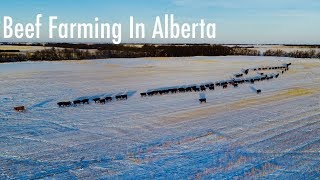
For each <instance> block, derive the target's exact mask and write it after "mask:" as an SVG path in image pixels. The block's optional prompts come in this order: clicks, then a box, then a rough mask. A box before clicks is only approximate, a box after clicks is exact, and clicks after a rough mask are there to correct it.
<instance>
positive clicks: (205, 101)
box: [199, 98, 207, 103]
mask: <svg viewBox="0 0 320 180" xmlns="http://www.w3.org/2000/svg"><path fill="white" fill-rule="evenodd" d="M199 101H200V103H207V99H206V98H200V99H199Z"/></svg>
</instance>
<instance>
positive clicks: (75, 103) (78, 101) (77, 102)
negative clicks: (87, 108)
mask: <svg viewBox="0 0 320 180" xmlns="http://www.w3.org/2000/svg"><path fill="white" fill-rule="evenodd" d="M73 104H74V105H75V106H76V105H78V104H81V101H80V100H75V101H73Z"/></svg>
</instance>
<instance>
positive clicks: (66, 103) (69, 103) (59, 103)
mask: <svg viewBox="0 0 320 180" xmlns="http://www.w3.org/2000/svg"><path fill="white" fill-rule="evenodd" d="M57 104H58V106H59V107H63V106H65V107H68V106H71V104H72V103H71V102H70V101H68V102H58V103H57Z"/></svg>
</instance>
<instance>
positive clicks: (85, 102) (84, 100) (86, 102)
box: [81, 99, 89, 104]
mask: <svg viewBox="0 0 320 180" xmlns="http://www.w3.org/2000/svg"><path fill="white" fill-rule="evenodd" d="M81 102H82V104H89V99H83V100H81Z"/></svg>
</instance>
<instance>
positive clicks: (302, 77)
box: [0, 57, 320, 179]
mask: <svg viewBox="0 0 320 180" xmlns="http://www.w3.org/2000/svg"><path fill="white" fill-rule="evenodd" d="M289 62H291V63H293V65H292V66H291V69H290V71H289V72H288V73H285V74H284V75H280V77H279V78H278V79H274V80H270V81H268V82H267V81H265V82H260V83H256V84H255V85H251V84H245V85H240V86H239V87H238V88H233V87H232V88H231V87H228V88H227V89H226V90H223V89H222V88H216V90H215V91H210V92H209V91H208V92H206V93H205V94H206V97H207V101H208V103H207V104H199V102H198V98H199V93H195V92H194V93H179V94H172V95H164V96H155V97H146V98H141V97H140V94H139V93H140V92H142V91H145V90H148V89H152V88H158V87H167V86H176V85H188V84H195V83H204V82H210V81H213V82H214V81H218V80H224V79H228V78H230V77H231V75H232V74H234V73H237V72H239V71H240V70H241V68H250V67H257V66H261V65H281V64H282V63H289ZM251 73H252V75H255V73H254V72H251ZM319 78H320V63H319V60H310V59H306V60H303V59H302V60H301V59H299V60H298V59H289V58H272V57H192V58H171V59H170V58H144V59H111V60H96V61H78V62H76V61H73V62H71V61H64V62H26V63H11V64H1V65H0V179H7V178H58V179H60V178H63V179H72V178H85V179H92V178H102V179H104V178H105V179H114V178H133V177H135V178H148V179H149V178H161V179H162V178H170V179H173V178H174V179H177V178H178V179H186V178H201V179H218V178H224V179H234V178H235V179H237V178H239V179H243V178H266V179H274V178H281V179H290V178H294V179H316V178H319V177H320V106H319V101H320V100H319V96H320V79H319ZM251 86H254V87H255V88H260V89H262V94H261V95H257V94H256V93H255V92H253V91H252V87H251ZM120 92H130V97H129V99H128V100H127V101H114V102H111V103H107V104H106V105H98V104H93V103H91V104H90V105H84V106H78V107H69V108H58V107H57V105H56V103H57V102H58V101H67V100H75V99H77V98H80V97H90V98H92V97H97V96H104V95H108V94H113V95H114V94H117V93H120ZM18 105H25V106H26V107H27V111H26V112H24V113H17V112H14V111H13V107H14V106H18Z"/></svg>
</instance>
